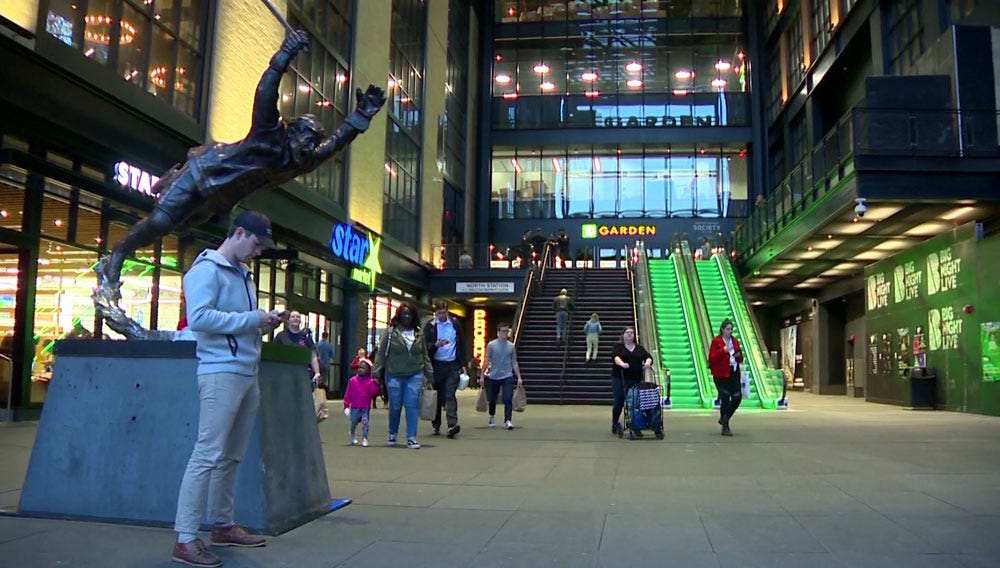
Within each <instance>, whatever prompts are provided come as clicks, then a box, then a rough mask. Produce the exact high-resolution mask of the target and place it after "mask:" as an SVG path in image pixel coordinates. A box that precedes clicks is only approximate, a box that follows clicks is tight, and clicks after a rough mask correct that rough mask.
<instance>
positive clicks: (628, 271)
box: [625, 244, 640, 343]
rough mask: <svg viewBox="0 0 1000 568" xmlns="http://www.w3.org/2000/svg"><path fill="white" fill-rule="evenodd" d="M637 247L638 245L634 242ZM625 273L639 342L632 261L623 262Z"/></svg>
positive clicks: (636, 336) (633, 323)
mask: <svg viewBox="0 0 1000 568" xmlns="http://www.w3.org/2000/svg"><path fill="white" fill-rule="evenodd" d="M636 246H637V247H638V246H639V245H638V244H636ZM625 275H626V276H627V277H628V287H629V291H630V292H631V293H632V325H633V326H635V342H636V343H639V337H640V336H639V314H638V312H637V311H636V302H635V274H634V273H633V270H632V262H630V261H626V262H625Z"/></svg>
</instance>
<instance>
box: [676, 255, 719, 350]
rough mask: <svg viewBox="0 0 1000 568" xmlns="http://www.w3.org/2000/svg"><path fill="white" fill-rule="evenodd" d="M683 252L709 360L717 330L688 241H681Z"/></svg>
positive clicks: (696, 315) (703, 344) (700, 334)
mask: <svg viewBox="0 0 1000 568" xmlns="http://www.w3.org/2000/svg"><path fill="white" fill-rule="evenodd" d="M681 252H682V254H683V255H684V256H683V260H684V266H685V268H687V277H688V282H689V283H690V285H691V297H692V298H691V299H692V301H693V302H694V311H695V319H696V320H697V321H698V330H699V336H700V337H701V345H702V347H704V348H705V352H704V353H703V355H704V357H705V361H706V362H707V361H708V346H709V345H711V344H712V338H713V337H715V333H714V331H715V330H714V329H712V320H711V318H710V317H709V316H708V305H707V304H706V303H705V291H704V290H703V289H702V287H701V277H699V276H698V269H697V267H696V266H695V264H694V263H695V260H694V255H693V254H691V247H690V246H689V245H688V243H687V241H681ZM696 291H697V292H696ZM706 364H707V363H706Z"/></svg>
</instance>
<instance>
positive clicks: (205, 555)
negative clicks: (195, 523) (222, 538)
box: [173, 538, 222, 568]
mask: <svg viewBox="0 0 1000 568" xmlns="http://www.w3.org/2000/svg"><path fill="white" fill-rule="evenodd" d="M173 561H174V562H180V563H181V564H187V565H188V566H203V567H205V568H215V567H216V566H222V561H221V560H219V557H218V556H216V555H214V554H212V553H211V552H209V551H208V550H207V549H206V548H205V543H204V542H202V541H201V539H200V538H196V539H194V540H192V541H191V542H187V543H184V544H181V543H179V542H175V543H174V555H173Z"/></svg>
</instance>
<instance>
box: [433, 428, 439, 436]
mask: <svg viewBox="0 0 1000 568" xmlns="http://www.w3.org/2000/svg"><path fill="white" fill-rule="evenodd" d="M440 435H441V429H440V428H435V429H434V432H433V433H432V434H431V436H440Z"/></svg>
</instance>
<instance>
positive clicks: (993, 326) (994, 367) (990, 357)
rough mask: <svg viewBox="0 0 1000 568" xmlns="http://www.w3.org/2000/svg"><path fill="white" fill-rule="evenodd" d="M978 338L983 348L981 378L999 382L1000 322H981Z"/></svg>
mask: <svg viewBox="0 0 1000 568" xmlns="http://www.w3.org/2000/svg"><path fill="white" fill-rule="evenodd" d="M979 340H980V343H981V344H982V350H983V380H984V381H990V382H1000V322H998V321H988V322H983V323H981V324H980V325H979Z"/></svg>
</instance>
